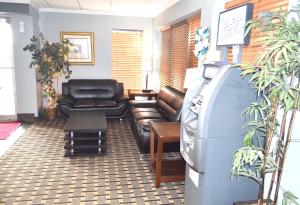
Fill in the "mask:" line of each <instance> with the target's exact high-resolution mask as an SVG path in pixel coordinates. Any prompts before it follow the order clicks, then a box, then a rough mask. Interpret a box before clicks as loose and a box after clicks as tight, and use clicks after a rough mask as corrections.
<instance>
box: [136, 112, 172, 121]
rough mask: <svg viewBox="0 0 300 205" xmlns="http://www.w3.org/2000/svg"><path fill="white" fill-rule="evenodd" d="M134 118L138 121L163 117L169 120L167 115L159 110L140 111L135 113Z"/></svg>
mask: <svg viewBox="0 0 300 205" xmlns="http://www.w3.org/2000/svg"><path fill="white" fill-rule="evenodd" d="M134 119H135V120H136V121H139V120H142V119H162V120H165V121H166V120H167V119H166V118H165V116H163V115H162V114H161V113H159V112H138V113H135V114H134Z"/></svg>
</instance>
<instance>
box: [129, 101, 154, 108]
mask: <svg viewBox="0 0 300 205" xmlns="http://www.w3.org/2000/svg"><path fill="white" fill-rule="evenodd" d="M129 105H130V108H137V107H149V108H151V107H156V100H129Z"/></svg>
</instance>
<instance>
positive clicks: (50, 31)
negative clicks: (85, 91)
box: [40, 12, 153, 79]
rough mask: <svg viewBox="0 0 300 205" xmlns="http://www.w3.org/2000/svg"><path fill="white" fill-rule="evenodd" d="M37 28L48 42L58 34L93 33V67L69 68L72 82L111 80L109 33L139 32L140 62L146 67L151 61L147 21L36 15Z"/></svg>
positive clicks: (56, 37) (78, 66)
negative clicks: (140, 44) (113, 30)
mask: <svg viewBox="0 0 300 205" xmlns="http://www.w3.org/2000/svg"><path fill="white" fill-rule="evenodd" d="M40 25H41V32H42V33H44V34H45V36H46V38H47V39H49V40H50V41H59V40H60V32H61V31H75V32H76V31H77V32H80V31H81V32H94V44H95V65H72V66H71V70H72V72H73V73H72V76H71V78H73V79H76V78H81V79H84V78H85V79H105V78H111V67H112V65H111V63H112V61H111V49H112V48H111V47H112V46H111V31H112V29H132V30H143V31H144V33H143V35H144V49H143V62H144V63H148V64H149V62H150V63H151V60H152V42H153V41H152V30H153V19H151V18H137V17H122V16H108V15H91V14H74V13H51V12H40ZM143 67H145V66H143Z"/></svg>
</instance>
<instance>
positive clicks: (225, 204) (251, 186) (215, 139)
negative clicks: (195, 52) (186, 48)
mask: <svg viewBox="0 0 300 205" xmlns="http://www.w3.org/2000/svg"><path fill="white" fill-rule="evenodd" d="M197 72H198V74H197V76H199V77H197V79H195V82H194V83H193V86H192V88H189V89H188V91H187V93H186V96H185V99H184V104H183V110H182V119H181V139H180V151H181V154H182V156H183V158H184V159H185V161H186V163H187V166H186V176H185V196H184V202H185V204H186V205H232V204H233V202H234V201H241V200H252V199H256V198H257V194H258V186H257V184H256V183H255V182H253V181H252V180H251V179H244V178H242V177H240V178H239V179H237V177H233V178H232V177H231V164H232V155H233V153H234V151H235V150H236V149H238V148H239V147H240V146H241V144H242V141H243V137H244V134H245V132H246V130H244V129H242V125H244V124H245V122H244V121H242V119H241V114H242V112H243V111H244V109H245V108H246V107H247V106H249V105H250V103H251V102H253V101H254V100H255V99H256V94H255V92H254V90H252V89H250V88H249V85H248V82H249V79H241V76H240V72H241V71H240V69H238V68H230V65H228V64H226V63H224V62H213V63H210V64H205V65H204V69H198V71H197Z"/></svg>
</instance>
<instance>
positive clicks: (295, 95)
mask: <svg viewBox="0 0 300 205" xmlns="http://www.w3.org/2000/svg"><path fill="white" fill-rule="evenodd" d="M293 12H295V13H296V14H297V15H298V17H299V10H296V11H293ZM288 14H289V12H284V11H277V12H263V13H261V14H260V15H259V17H258V18H257V19H255V20H253V21H250V22H249V24H248V27H247V32H249V31H250V30H251V29H253V28H256V29H257V30H258V31H259V32H260V34H262V35H261V37H260V38H259V42H260V44H261V52H260V53H259V55H258V57H257V59H256V61H255V64H254V65H249V64H247V65H242V68H243V71H242V77H245V76H247V75H251V79H250V85H251V86H252V87H253V88H254V89H256V91H257V95H258V101H257V102H253V103H252V104H251V105H250V106H249V107H248V108H247V109H246V110H245V112H244V113H243V116H244V117H247V119H248V120H249V121H248V123H247V124H246V127H247V129H248V132H247V134H246V135H245V137H244V142H243V146H242V147H241V148H240V149H238V150H237V151H236V152H235V153H234V156H233V165H232V175H237V176H244V177H248V178H251V179H253V180H255V181H256V182H257V183H258V184H259V194H258V202H257V203H258V204H259V205H262V204H263V203H264V195H265V193H264V192H265V191H266V192H267V193H266V194H267V200H266V201H267V202H266V203H267V204H277V202H278V194H279V188H280V183H281V179H282V173H283V169H284V164H285V160H286V157H287V152H288V148H289V144H290V141H291V136H292V131H293V126H294V121H295V117H296V114H297V111H298V110H299V108H300V99H299V96H300V80H299V79H300V35H299V33H300V23H299V21H297V20H296V19H294V18H289V16H288ZM268 173H269V174H270V175H271V181H270V183H268V182H266V181H265V176H266V174H268ZM289 196H291V195H289ZM285 199H286V200H285V201H283V202H284V203H285V204H288V203H291V202H296V198H295V197H292V198H291V197H290V198H288V197H287V195H285ZM294 204H297V203H294Z"/></svg>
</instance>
